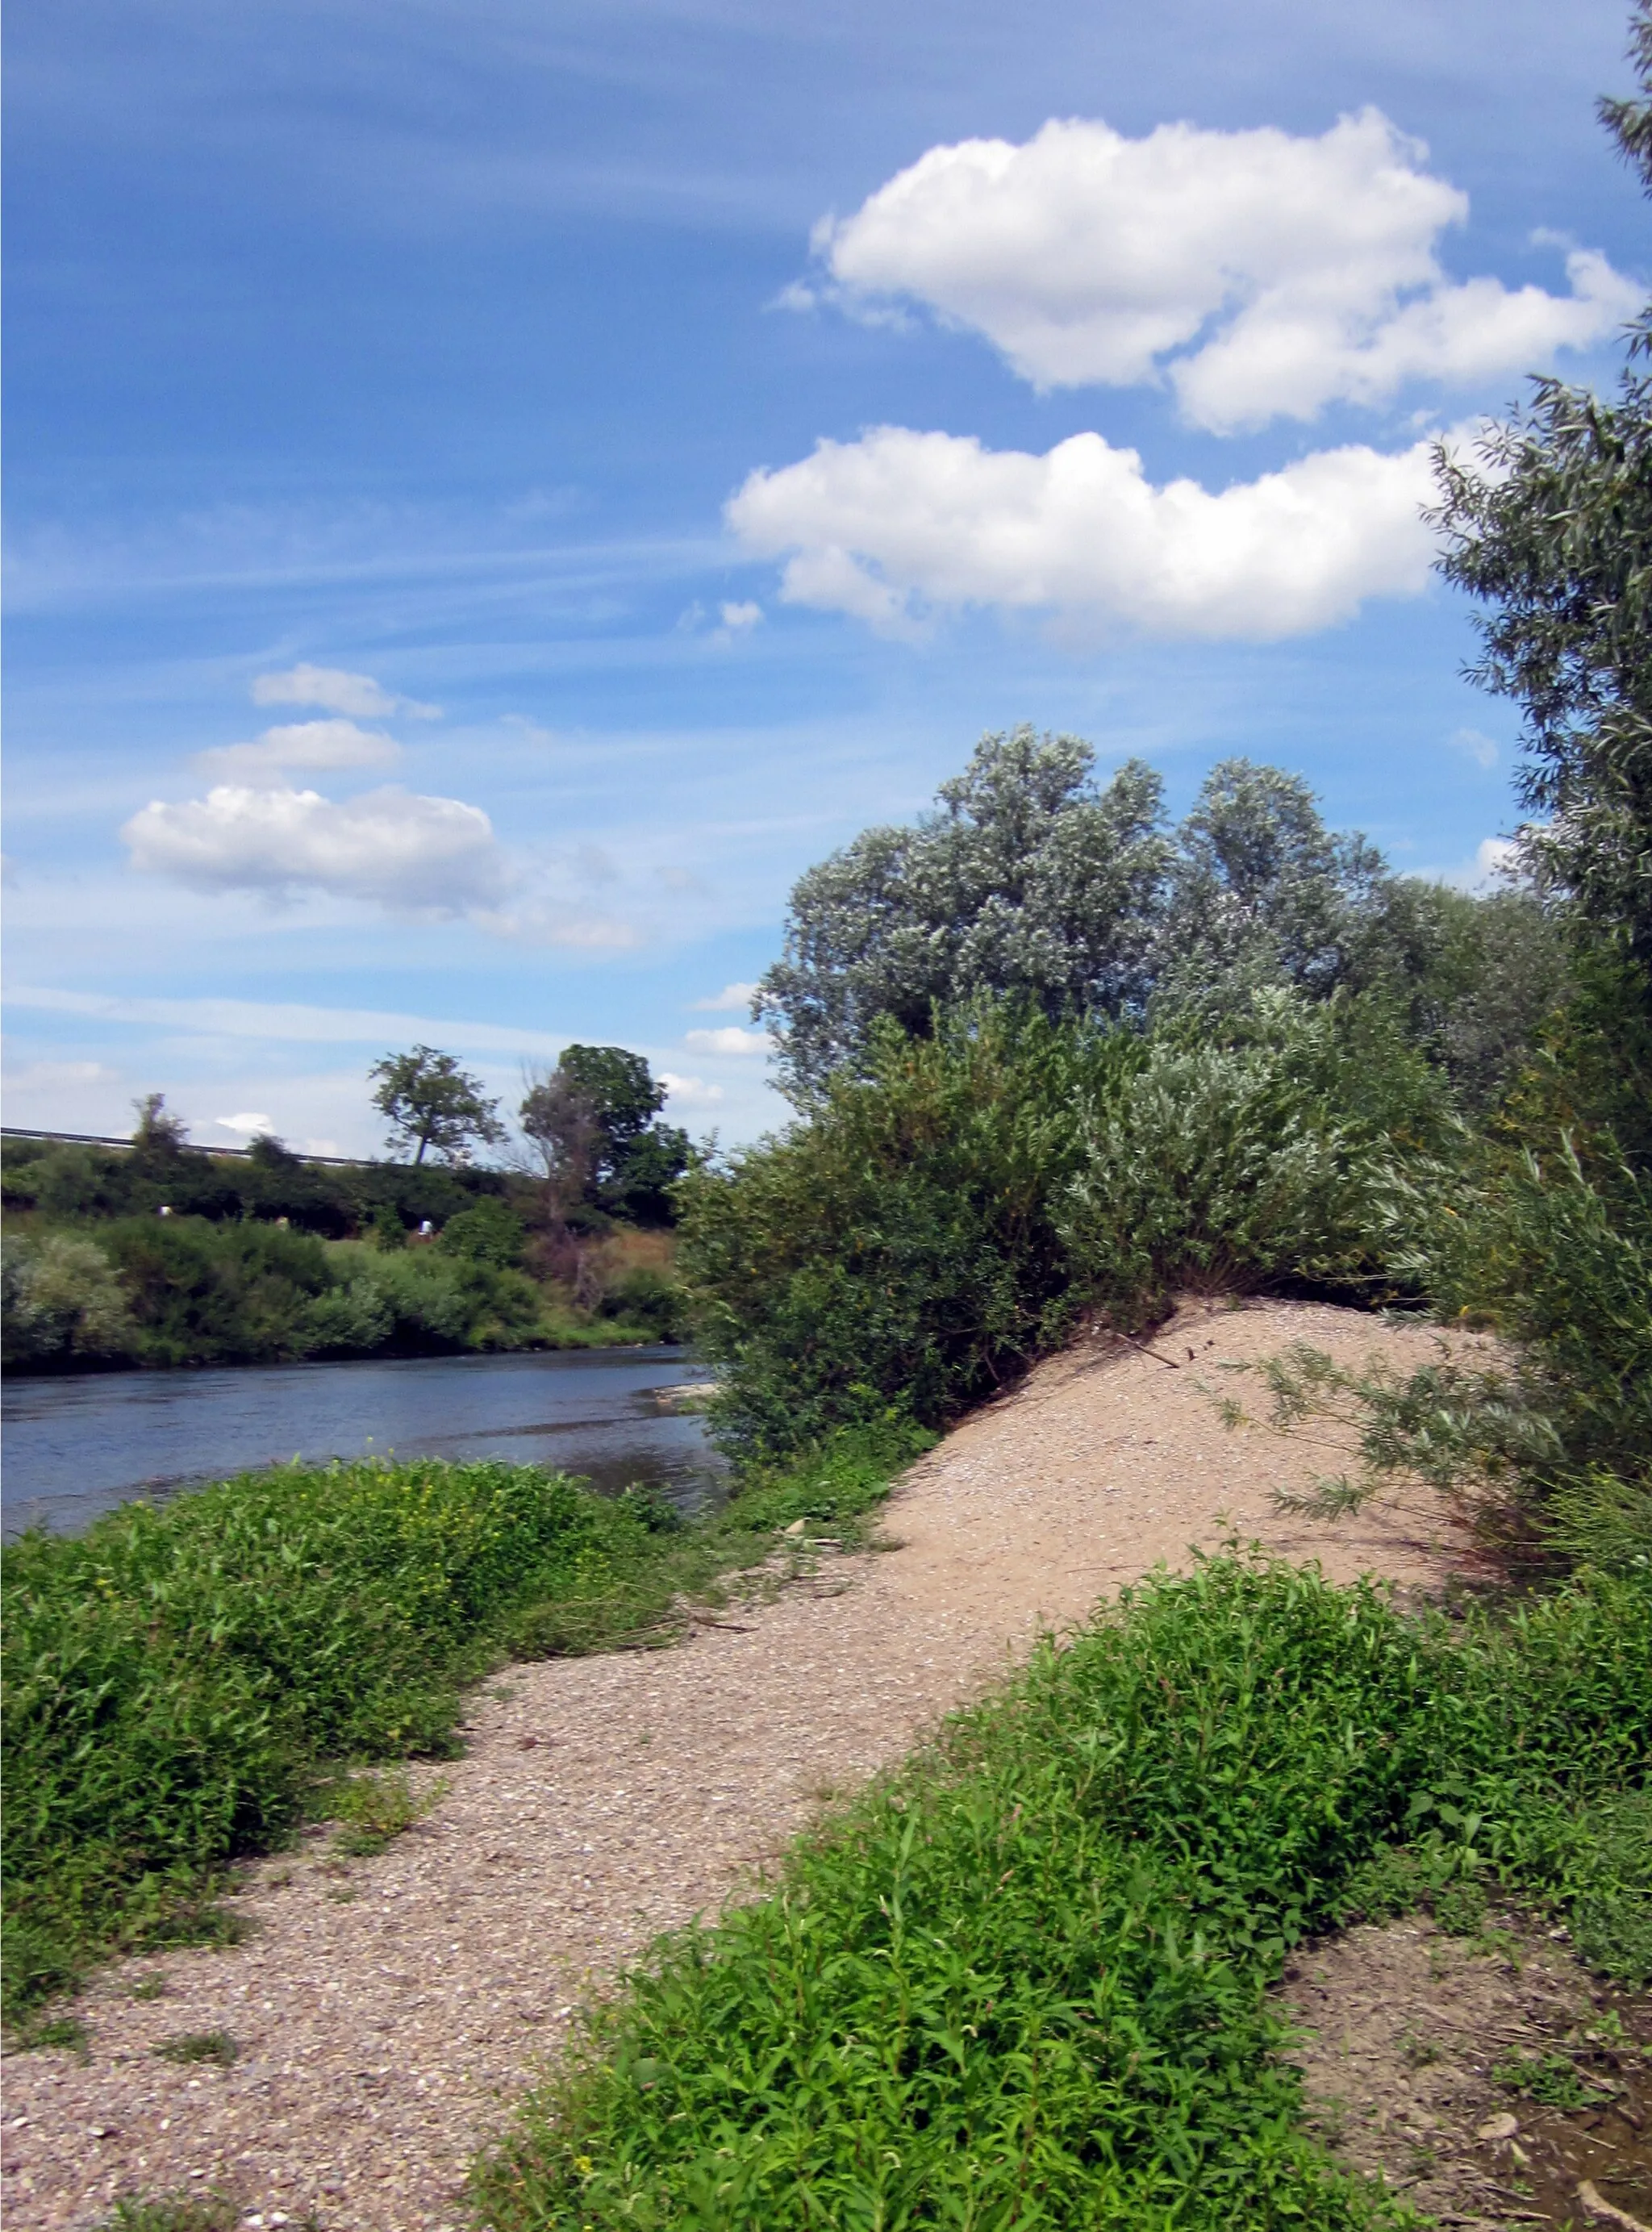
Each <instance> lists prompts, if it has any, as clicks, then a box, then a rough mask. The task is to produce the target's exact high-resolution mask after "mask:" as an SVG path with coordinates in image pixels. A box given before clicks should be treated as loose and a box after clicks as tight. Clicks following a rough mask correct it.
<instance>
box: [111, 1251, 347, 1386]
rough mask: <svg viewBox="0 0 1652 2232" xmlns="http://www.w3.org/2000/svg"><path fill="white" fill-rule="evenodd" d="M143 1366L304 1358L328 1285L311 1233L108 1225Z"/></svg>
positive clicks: (322, 1253) (323, 1257)
mask: <svg viewBox="0 0 1652 2232" xmlns="http://www.w3.org/2000/svg"><path fill="white" fill-rule="evenodd" d="M100 1237H101V1242H102V1244H103V1245H104V1246H105V1247H106V1248H107V1250H108V1252H109V1254H110V1255H111V1256H113V1259H114V1262H115V1263H116V1265H117V1266H118V1267H119V1269H120V1275H121V1281H122V1284H123V1285H124V1287H125V1288H126V1294H127V1297H128V1301H129V1307H130V1308H131V1311H132V1315H133V1319H134V1320H135V1321H136V1323H137V1326H138V1331H139V1340H138V1353H139V1357H140V1359H142V1361H143V1362H144V1363H146V1364H162V1365H179V1364H243V1363H244V1364H256V1363H262V1362H265V1361H267V1360H270V1359H277V1358H282V1357H290V1356H297V1355H301V1353H303V1331H302V1328H303V1324H304V1318H305V1312H306V1307H307V1305H308V1302H309V1300H310V1298H311V1296H312V1295H314V1294H322V1293H324V1292H325V1291H326V1289H327V1287H328V1286H329V1285H330V1284H331V1274H330V1272H329V1270H328V1268H327V1253H326V1250H325V1249H323V1247H322V1245H321V1242H320V1241H319V1240H315V1239H313V1238H311V1237H310V1236H308V1234H305V1233H299V1232H283V1231H282V1230H279V1228H277V1227H276V1226H275V1225H269V1224H214V1223H209V1222H208V1220H207V1219H205V1218H204V1217H128V1218H125V1219H123V1220H121V1221H120V1222H118V1223H113V1224H110V1225H107V1226H106V1227H104V1228H103V1230H102V1232H101V1235H100Z"/></svg>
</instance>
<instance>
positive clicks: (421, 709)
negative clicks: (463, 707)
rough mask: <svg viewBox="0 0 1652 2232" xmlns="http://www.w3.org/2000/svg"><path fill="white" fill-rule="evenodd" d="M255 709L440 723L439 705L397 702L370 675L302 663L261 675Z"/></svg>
mask: <svg viewBox="0 0 1652 2232" xmlns="http://www.w3.org/2000/svg"><path fill="white" fill-rule="evenodd" d="M252 702H253V704H255V705H314V706H316V707H319V709H320V710H321V711H322V712H324V713H344V714H347V715H350V716H352V717H356V718H360V719H366V720H370V719H372V718H373V717H375V716H378V717H382V716H384V715H385V714H386V713H405V714H407V715H409V716H410V717H411V718H412V719H413V720H416V721H439V720H440V719H441V717H442V709H441V707H440V706H439V705H424V704H420V703H419V701H418V698H417V697H397V696H396V694H395V693H394V691H389V690H386V689H385V688H383V687H382V686H381V685H380V684H379V683H378V682H376V681H375V680H374V679H373V676H372V675H371V674H353V673H351V672H349V671H348V669H347V668H345V667H342V666H311V665H308V664H307V663H306V662H304V661H301V662H300V663H299V665H296V666H288V667H285V668H283V669H282V672H280V673H277V674H260V675H258V676H257V677H256V678H255V680H254V682H253V685H252Z"/></svg>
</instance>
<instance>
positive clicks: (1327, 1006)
mask: <svg viewBox="0 0 1652 2232" xmlns="http://www.w3.org/2000/svg"><path fill="white" fill-rule="evenodd" d="M1448 1114H1449V1110H1448V1101H1447V1099H1446V1096H1445V1093H1444V1091H1443V1088H1442V1087H1441V1083H1440V1081H1439V1080H1438V1078H1437V1076H1436V1075H1435V1074H1434V1073H1432V1072H1431V1071H1430V1070H1429V1068H1428V1065H1427V1063H1426V1062H1425V1061H1423V1060H1422V1058H1421V1057H1420V1056H1418V1055H1417V1054H1414V1053H1412V1052H1411V1051H1410V1050H1409V1049H1408V1048H1407V1047H1406V1046H1405V1044H1404V1042H1403V1038H1402V1037H1401V1035H1400V1034H1399V1033H1398V1030H1397V1028H1396V1027H1395V1026H1394V1024H1393V1022H1392V1021H1391V1018H1390V1016H1389V1015H1388V1014H1387V1011H1386V1010H1385V1009H1383V1007H1382V1006H1381V1005H1380V1003H1377V1002H1369V1001H1368V1002H1359V1001H1352V1000H1350V1001H1338V1002H1325V1003H1322V1004H1321V1005H1319V1006H1318V1007H1315V1006H1312V1005H1310V1004H1309V1003H1308V1002H1305V1001H1303V1000H1301V999H1299V998H1297V997H1294V996H1292V995H1289V994H1286V993H1282V992H1273V993H1269V994H1267V995H1264V996H1262V997H1261V998H1260V1001H1259V1002H1257V1003H1255V1004H1254V1005H1253V1007H1252V1008H1251V1009H1249V1010H1248V1011H1247V1013H1245V1014H1244V1015H1241V1016H1238V1017H1235V1018H1232V1019H1230V1020H1229V1022H1228V1024H1227V1025H1226V1026H1225V1027H1224V1028H1223V1030H1222V1032H1221V1034H1220V1035H1217V1034H1216V1033H1215V1027H1214V1026H1213V1025H1210V1024H1208V1023H1207V1024H1206V1025H1204V1026H1202V1037H1201V1036H1198V1035H1195V1029H1194V1027H1193V1026H1192V1024H1191V1023H1190V1022H1188V1021H1186V1020H1185V1019H1184V1020H1182V1021H1181V1022H1171V1023H1168V1024H1166V1025H1164V1026H1163V1028H1161V1030H1160V1031H1158V1032H1157V1033H1155V1034H1152V1035H1146V1036H1143V1035H1137V1034H1136V1033H1133V1032H1131V1031H1129V1030H1128V1029H1125V1028H1115V1029H1112V1030H1110V1031H1091V1030H1086V1029H1085V1028H1081V1027H1079V1026H1077V1025H1072V1024H1059V1023H1052V1022H1048V1021H1047V1020H1046V1018H1045V1017H1044V1016H1042V1015H1040V1014H1039V1013H1038V1012H1037V1011H1036V1010H1033V1011H1031V1012H1027V1011H1025V1010H1017V1009H1014V1008H1013V1007H1012V1006H1010V1005H1009V1004H1007V1003H1004V1002H999V1003H993V1002H984V1001H983V1002H977V1003H976V1004H975V1006H974V1007H972V1008H970V1009H964V1010H962V1011H960V1012H958V1013H956V1014H954V1015H950V1016H940V1017H937V1018H936V1025H935V1030H934V1035H932V1036H929V1037H925V1038H911V1037H908V1036H906V1035H903V1034H902V1033H901V1032H900V1031H899V1030H898V1029H897V1028H896V1027H895V1025H894V1024H893V1023H892V1022H884V1023H883V1024H882V1025H880V1026H879V1027H878V1029H877V1030H876V1031H874V1033H873V1035H872V1039H871V1048H870V1051H869V1053H868V1055H867V1064H866V1073H865V1074H854V1073H852V1072H851V1071H850V1070H848V1069H847V1068H846V1067H845V1068H839V1069H838V1070H836V1071H834V1072H832V1074H831V1075H830V1076H829V1077H828V1078H827V1080H826V1083H825V1085H824V1086H823V1087H821V1088H820V1092H819V1093H817V1094H816V1095H815V1097H814V1099H813V1102H812V1104H811V1110H810V1115H809V1119H808V1121H807V1124H798V1125H795V1126H793V1128H792V1129H791V1130H790V1131H788V1132H786V1133H783V1134H782V1135H781V1137H779V1138H778V1139H770V1140H768V1141H765V1142H762V1143H761V1144H760V1145H757V1146H756V1147H754V1148H752V1149H749V1150H748V1151H747V1152H744V1153H742V1154H740V1155H737V1156H735V1158H732V1160H731V1161H730V1162H729V1165H727V1166H725V1167H722V1168H720V1169H707V1170H704V1171H699V1172H696V1174H695V1175H694V1176H692V1177H691V1178H689V1179H688V1180H687V1181H686V1182H685V1184H684V1185H683V1188H682V1195H683V1204H684V1221H683V1240H682V1249H681V1253H680V1256H679V1259H678V1261H679V1268H680V1269H681V1272H682V1275H683V1278H684V1281H685V1282H686V1283H687V1285H688V1287H689V1289H690V1294H691V1296H692V1297H693V1301H694V1304H695V1310H696V1336H697V1338H698V1340H699V1341H700V1344H701V1346H703V1349H704V1350H705V1352H706V1353H707V1354H708V1355H709V1356H710V1357H711V1358H713V1359H715V1360H716V1361H717V1362H718V1363H720V1364H721V1365H722V1366H723V1367H724V1380H725V1385H724V1392H723V1394H722V1396H721V1398H719V1400H718V1403H717V1405H716V1408H715V1411H714V1417H715V1419H716V1426H717V1430H718V1431H719V1432H720V1433H721V1434H722V1436H723V1437H726V1439H727V1440H728V1441H729V1444H731V1445H732V1446H733V1447H734V1448H735V1449H736V1450H739V1451H740V1452H741V1453H742V1456H744V1457H753V1456H769V1457H772V1456H775V1455H779V1454H781V1453H784V1452H785V1451H787V1450H791V1449H794V1448H796V1447H799V1446H800V1445H805V1444H808V1443H809V1442H811V1441H813V1440H814V1439H816V1438H818V1437H819V1436H820V1435H821V1434H822V1433H824V1432H826V1431H829V1430H831V1429H832V1428H834V1427H838V1426H841V1425H845V1424H853V1423H855V1422H856V1421H858V1420H862V1419H869V1418H876V1417H878V1416H880V1415H882V1414H884V1413H885V1412H887V1411H904V1412H905V1413H906V1414H907V1415H910V1417H911V1418H914V1419H916V1420H917V1421H919V1422H920V1423H922V1424H924V1425H928V1426H936V1425H940V1424H943V1423H944V1422H945V1421H946V1420H947V1419H948V1418H950V1417H952V1416H954V1415H955V1414H956V1412H957V1411H960V1410H961V1409H962V1407H963V1406H964V1405H966V1404H968V1403H969V1402H971V1401H973V1400H975V1399H976V1398H979V1397H980V1396H981V1395H982V1394H984V1393H986V1392H988V1391H989V1390H990V1389H991V1388H993V1387H994V1386H995V1385H999V1384H1000V1383H1001V1381H1002V1380H1003V1379H1005V1378H1006V1377H1007V1376H1008V1375H1009V1374H1011V1373H1013V1372H1015V1371H1016V1370H1018V1369H1019V1368H1020V1366H1022V1365H1023V1364H1025V1362H1026V1361H1027V1359H1030V1358H1031V1357H1033V1356H1035V1355H1037V1354H1039V1353H1041V1352H1042V1351H1044V1350H1046V1349H1048V1348H1050V1347H1053V1346H1056V1345H1058V1344H1059V1342H1060V1340H1063V1339H1064V1338H1065V1337H1066V1334H1067V1333H1068V1332H1069V1331H1070V1329H1071V1327H1072V1326H1073V1324H1074V1323H1075V1322H1076V1321H1077V1320H1078V1318H1079V1315H1080V1314H1082V1313H1083V1312H1084V1311H1085V1310H1086V1309H1091V1308H1095V1307H1102V1308H1105V1311H1106V1312H1107V1314H1108V1315H1109V1317H1110V1318H1111V1320H1112V1321H1113V1322H1115V1323H1118V1324H1119V1325H1121V1326H1124V1327H1135V1326H1137V1325H1139V1324H1140V1323H1142V1322H1143V1320H1145V1319H1147V1318H1149V1317H1150V1316H1151V1315H1152V1314H1154V1313H1155V1312H1156V1311H1160V1310H1162V1308H1163V1305H1164V1301H1165V1298H1166V1296H1167V1295H1168V1294H1169V1291H1170V1290H1171V1288H1173V1287H1174V1286H1175V1285H1176V1284H1177V1283H1178V1282H1182V1283H1189V1284H1195V1285H1200V1286H1203V1287H1205V1288H1211V1289H1217V1288H1219V1289H1228V1290H1233V1289H1241V1290H1242V1289H1246V1288H1254V1287H1257V1286H1259V1285H1261V1284H1263V1283H1266V1282H1267V1281H1278V1280H1279V1279H1282V1278H1288V1279H1292V1280H1297V1281H1300V1280H1314V1281H1327V1280H1335V1281H1339V1282H1341V1283H1342V1284H1344V1286H1347V1287H1351V1288H1355V1289H1357V1290H1364V1289H1367V1288H1370V1287H1372V1286H1374V1285H1377V1284H1378V1283H1380V1282H1381V1281H1383V1280H1384V1279H1385V1278H1386V1277H1387V1276H1388V1275H1389V1274H1388V1268H1387V1265H1386V1262H1385V1255H1384V1250H1385V1249H1386V1248H1387V1247H1388V1245H1389V1241H1388V1237H1387V1234H1386V1230H1385V1228H1386V1225H1387V1224H1388V1223H1391V1221H1392V1219H1391V1214H1390V1208H1389V1205H1388V1204H1389V1197H1390V1194H1391V1191H1392V1178H1391V1171H1390V1164H1391V1162H1392V1160H1393V1158H1395V1156H1396V1155H1399V1156H1405V1155H1413V1156H1415V1155H1418V1154H1420V1153H1421V1152H1422V1150H1423V1149H1424V1148H1428V1149H1429V1150H1432V1151H1434V1152H1436V1153H1438V1152H1442V1151H1443V1150H1444V1149H1445V1147H1446V1146H1447V1145H1448V1143H1449V1140H1450V1139H1451V1137H1452V1134H1451V1131H1450V1126H1449V1123H1448Z"/></svg>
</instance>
